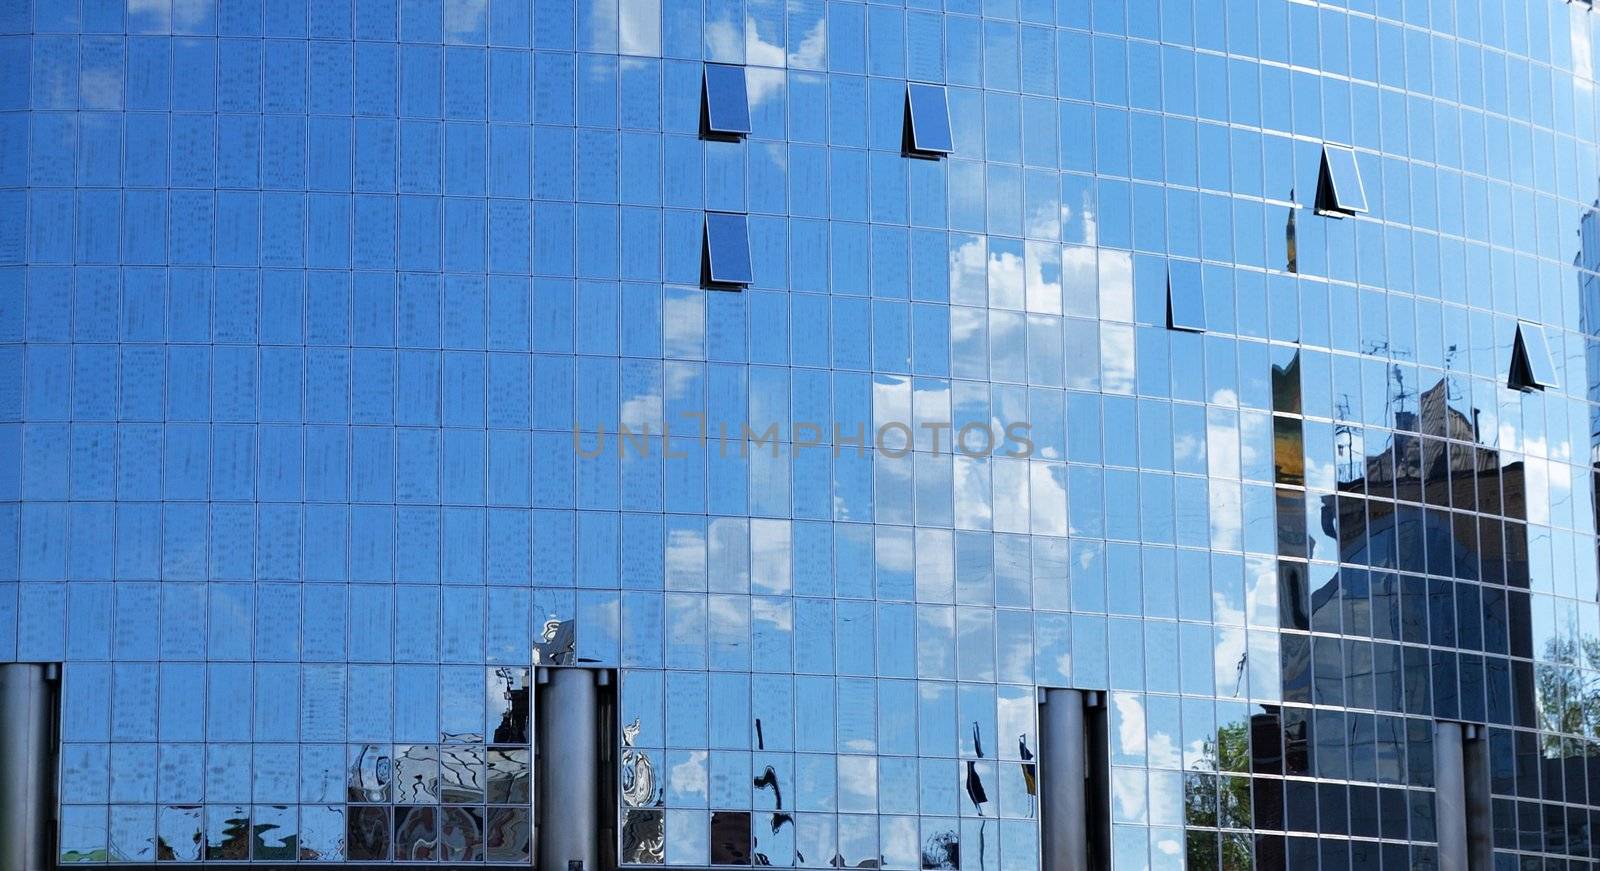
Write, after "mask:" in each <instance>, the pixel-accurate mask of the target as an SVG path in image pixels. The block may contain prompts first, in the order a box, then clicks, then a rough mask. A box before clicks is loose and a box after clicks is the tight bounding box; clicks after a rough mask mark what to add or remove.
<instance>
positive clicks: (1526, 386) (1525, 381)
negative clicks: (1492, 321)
mask: <svg viewBox="0 0 1600 871" xmlns="http://www.w3.org/2000/svg"><path fill="white" fill-rule="evenodd" d="M1509 383H1510V385H1511V386H1512V387H1513V388H1516V389H1517V390H1544V389H1545V388H1555V387H1558V386H1560V385H1559V383H1558V382H1557V380H1556V367H1555V365H1554V364H1553V363H1552V362H1551V361H1550V347H1549V346H1548V345H1547V344H1545V340H1544V327H1541V326H1539V325H1538V324H1530V323H1528V322H1527V321H1519V322H1518V323H1517V340H1516V343H1515V344H1513V345H1512V346H1511V377H1510V379H1509Z"/></svg>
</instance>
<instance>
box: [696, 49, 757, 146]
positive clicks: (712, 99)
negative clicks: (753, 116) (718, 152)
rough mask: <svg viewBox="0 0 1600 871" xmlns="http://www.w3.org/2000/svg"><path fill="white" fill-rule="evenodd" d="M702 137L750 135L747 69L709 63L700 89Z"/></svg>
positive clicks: (736, 137)
mask: <svg viewBox="0 0 1600 871" xmlns="http://www.w3.org/2000/svg"><path fill="white" fill-rule="evenodd" d="M700 134H701V135H702V136H706V137H710V138H714V139H739V138H741V137H744V136H748V135H749V134H750V100H749V96H748V90H747V89H746V88H745V81H744V67H736V66H730V65H728V64H706V68H705V77H704V78H703V79H702V80H701V87H700Z"/></svg>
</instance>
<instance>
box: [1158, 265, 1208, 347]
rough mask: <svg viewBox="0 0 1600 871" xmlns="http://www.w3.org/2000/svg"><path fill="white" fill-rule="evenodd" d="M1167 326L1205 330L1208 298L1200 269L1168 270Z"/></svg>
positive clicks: (1179, 328)
mask: <svg viewBox="0 0 1600 871" xmlns="http://www.w3.org/2000/svg"><path fill="white" fill-rule="evenodd" d="M1167 328H1168V329H1172V330H1183V331H1185V332H1191V333H1203V332H1205V329H1206V298H1205V292H1204V289H1203V288H1202V287H1201V285H1200V270H1198V269H1171V270H1169V271H1168V272H1167Z"/></svg>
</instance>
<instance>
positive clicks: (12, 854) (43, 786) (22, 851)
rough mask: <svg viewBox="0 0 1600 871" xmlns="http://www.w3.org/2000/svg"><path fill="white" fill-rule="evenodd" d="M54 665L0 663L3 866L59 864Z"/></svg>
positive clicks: (25, 869) (19, 870)
mask: <svg viewBox="0 0 1600 871" xmlns="http://www.w3.org/2000/svg"><path fill="white" fill-rule="evenodd" d="M54 678H55V666H53V665H42V664H39V663H32V662H8V663H0V871H35V869H40V868H53V867H55V862H54V857H52V856H51V855H50V853H51V844H52V843H54V841H55V838H54V837H53V835H54V832H53V831H52V826H53V823H52V819H53V817H54V816H55V814H54V813H53V811H54V806H55V798H56V796H55V759H56V754H55V748H54V747H53V746H51V745H52V741H53V736H52V732H53V725H54V720H55V694H54V693H53V692H52V689H53V687H52V684H53V683H54Z"/></svg>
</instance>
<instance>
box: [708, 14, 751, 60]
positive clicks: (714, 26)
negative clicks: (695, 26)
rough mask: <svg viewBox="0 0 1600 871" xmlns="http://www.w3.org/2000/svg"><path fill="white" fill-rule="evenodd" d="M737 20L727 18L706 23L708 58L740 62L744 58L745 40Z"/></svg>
mask: <svg viewBox="0 0 1600 871" xmlns="http://www.w3.org/2000/svg"><path fill="white" fill-rule="evenodd" d="M739 31H740V28H739V25H738V23H737V22H734V21H729V20H728V19H726V18H719V19H717V20H715V21H707V22H706V25H705V44H706V53H707V54H708V55H709V57H707V58H706V60H711V61H717V62H719V63H733V64H736V63H740V62H742V61H743V60H744V58H743V57H742V55H743V51H742V49H743V45H742V43H743V40H742V39H741V38H740V35H739Z"/></svg>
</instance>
